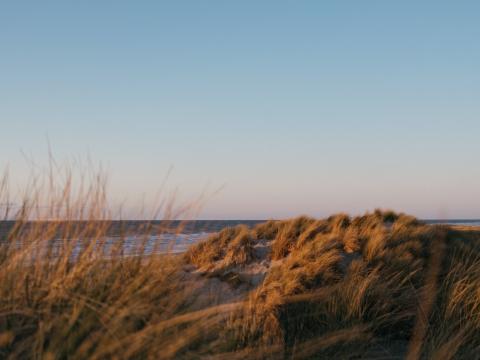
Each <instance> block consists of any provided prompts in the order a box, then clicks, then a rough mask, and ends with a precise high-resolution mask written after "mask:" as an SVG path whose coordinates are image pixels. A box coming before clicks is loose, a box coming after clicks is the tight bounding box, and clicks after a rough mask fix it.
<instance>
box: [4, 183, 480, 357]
mask: <svg viewBox="0 0 480 360" xmlns="http://www.w3.org/2000/svg"><path fill="white" fill-rule="evenodd" d="M62 178H63V179H66V180H65V181H64V182H63V183H62V184H60V185H58V184H55V183H53V181H52V182H51V183H48V184H47V185H48V186H47V191H46V192H45V191H43V190H44V189H45V187H44V185H42V186H43V187H42V186H40V185H38V184H37V185H35V184H34V185H31V187H30V188H29V189H30V190H29V191H27V192H26V193H25V194H26V196H25V198H24V201H23V205H22V206H21V207H20V208H19V209H17V211H16V213H15V214H13V215H12V211H13V209H11V208H8V209H6V211H5V212H6V213H5V214H4V217H5V218H6V217H9V218H13V222H11V223H9V225H8V226H9V227H8V231H6V232H4V233H3V235H1V237H2V239H1V243H0V244H1V245H0V358H10V359H15V358H26V359H43V358H45V359H66V358H69V359H70V358H71V359H85V358H93V359H109V358H115V359H136V358H139V359H143V358H152V359H159V358H160V359H162V358H163V359H171V358H194V359H197V358H212V359H223V358H232V359H235V358H238V359H243V358H259V359H260V358H261V359H265V358H273V359H278V358H295V359H297V358H298V359H301V358H378V359H385V358H405V357H406V358H410V359H419V358H435V359H437V358H443V359H451V358H475V357H477V356H478V354H479V353H480V335H479V333H480V315H479V314H480V292H479V289H480V234H479V232H476V231H468V232H466V231H461V230H456V229H452V228H448V227H439V226H427V225H424V224H422V223H421V222H419V221H417V220H416V219H414V218H412V217H409V216H406V215H403V214H395V213H393V212H383V211H375V212H374V213H372V214H366V215H365V216H361V217H356V218H350V217H349V216H347V215H345V214H340V215H336V216H332V217H329V218H327V219H323V220H316V219H312V218H308V217H299V218H296V219H292V220H285V221H269V222H266V223H264V224H261V225H258V226H256V227H255V228H253V229H249V228H247V227H245V226H238V227H235V228H229V229H225V230H223V231H221V232H219V233H218V234H214V235H212V236H210V237H209V238H208V239H207V240H205V241H204V242H201V243H199V244H197V245H195V246H193V247H191V248H190V249H189V251H188V252H187V253H186V254H185V255H184V256H174V255H155V253H151V254H149V255H144V256H134V257H132V256H126V255H125V254H124V253H123V249H124V246H123V242H124V241H125V239H126V237H127V236H128V235H129V234H128V230H125V233H124V234H123V235H124V236H123V237H120V238H119V239H118V241H117V243H116V244H115V245H114V246H108V247H105V241H106V240H105V239H106V238H107V237H108V233H109V226H110V225H111V224H110V222H109V221H108V220H107V219H108V218H109V213H108V212H105V208H106V205H107V204H106V196H105V193H104V191H105V186H104V182H103V180H102V178H101V177H99V178H95V179H96V180H94V181H93V182H92V185H91V186H88V187H82V186H80V188H79V187H75V189H74V186H73V185H72V184H73V181H72V179H71V178H70V177H69V176H65V177H62ZM1 183H2V184H3V185H2V186H0V202H2V203H5V202H8V201H7V200H8V187H7V186H6V185H5V184H7V181H3V182H1ZM41 189H43V190H42V191H41ZM45 194H47V195H45ZM27 195H28V196H27ZM45 203H48V204H49V207H48V210H45V209H44V208H42V207H40V206H39V205H40V204H45ZM166 208H171V207H170V205H168V204H167V205H166ZM32 218H40V219H47V218H55V219H56V220H57V221H53V222H52V221H50V222H35V223H32V222H29V221H28V220H30V219H32ZM78 220H82V222H78ZM4 225H5V223H4ZM136 231H137V232H138V230H136ZM143 231H144V235H145V236H144V238H145V239H148V236H149V235H150V234H151V233H152V231H153V229H152V227H150V226H146V227H145V228H144V229H143ZM155 231H156V232H157V233H156V234H157V235H158V234H162V233H163V232H164V231H165V229H156V230H155ZM58 239H65V241H63V242H62V243H61V245H60V246H59V245H58V244H59V241H58ZM145 244H146V240H145V241H144V242H142V241H140V243H139V244H138V249H137V250H138V253H140V254H143V253H144V252H143V250H144V249H143V247H144V246H145ZM259 249H268V250H269V251H266V252H262V251H259ZM259 264H262V265H261V267H260V268H261V269H263V270H262V271H264V272H263V273H261V274H260V275H261V276H262V278H261V281H260V282H258V283H255V284H252V283H250V284H248V286H244V287H236V288H234V287H232V288H231V287H230V285H228V284H224V281H223V278H222V274H224V273H227V272H228V273H232V272H233V273H235V272H237V273H238V274H241V273H242V271H244V272H248V271H253V270H255V271H257V270H258V269H259V268H258V267H257V266H259ZM192 265H193V266H192ZM196 269H200V270H201V271H200V272H197V271H196ZM205 275H207V276H205ZM239 278H240V279H241V277H239ZM222 284H223V285H222ZM206 287H210V288H213V289H214V292H215V291H217V293H218V292H222V291H226V292H229V291H231V295H232V296H223V297H222V296H218V295H219V294H215V295H217V296H212V297H208V294H207V295H205V288H206ZM230 288H231V289H230ZM215 289H217V290H215ZM228 289H230V290H228ZM223 295H225V294H223ZM227 295H228V294H227ZM233 295H234V296H233ZM205 296H207V297H205ZM200 299H202V301H200Z"/></svg>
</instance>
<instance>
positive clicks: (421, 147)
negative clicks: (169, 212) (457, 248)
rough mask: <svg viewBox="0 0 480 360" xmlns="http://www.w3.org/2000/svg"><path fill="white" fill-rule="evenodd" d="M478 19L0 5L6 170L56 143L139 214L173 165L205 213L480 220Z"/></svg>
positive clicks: (472, 11)
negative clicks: (98, 168)
mask: <svg viewBox="0 0 480 360" xmlns="http://www.w3.org/2000/svg"><path fill="white" fill-rule="evenodd" d="M479 14H480V2H478V1H438V0H437V1H428V0H425V1H408V0H404V1H385V0H382V1H380V0H378V1H371V0H364V1H357V0H352V1H346V0H339V1H278V0H277V1H268V0H265V1H248V0H243V1H225V0H222V1H208V0H206V1H194V0H192V1H181V0H180V1H169V2H166V1H121V0H120V1H98V0H97V1H76V2H74V1H64V0H62V1H48V0H46V1H41V2H40V1H22V0H19V1H4V0H0V169H2V168H6V167H7V166H8V167H9V169H10V173H11V177H12V179H13V182H14V184H22V183H23V182H24V181H25V179H27V178H28V174H29V170H28V168H29V166H31V164H30V165H29V162H28V161H27V159H35V162H36V163H37V164H43V163H44V162H45V161H46V159H47V155H48V144H50V147H51V149H52V151H53V153H54V155H55V156H56V158H57V159H66V161H68V159H71V158H78V157H90V158H92V159H93V160H94V161H95V162H98V163H101V164H102V166H104V168H105V169H106V171H107V172H108V174H109V193H110V199H111V203H112V204H119V203H122V204H124V205H125V206H126V209H127V212H128V211H129V212H130V214H131V215H129V216H131V217H134V216H135V215H134V213H135V211H137V210H136V209H137V208H136V205H135V204H137V202H138V199H140V198H142V199H146V200H145V201H146V202H147V203H148V202H149V201H150V202H153V201H154V200H153V198H154V196H153V194H156V193H157V191H158V190H159V189H160V187H161V184H162V182H163V180H164V179H165V177H166V176H167V174H169V169H172V170H171V172H170V175H169V176H168V186H169V187H168V189H178V191H179V194H180V195H179V198H180V199H189V198H192V199H194V198H195V197H196V196H198V195H199V194H201V193H205V192H207V193H209V194H210V193H211V195H212V196H210V197H209V198H208V201H206V203H205V206H204V207H203V210H202V212H201V213H200V214H199V215H198V217H199V218H204V219H266V218H283V217H290V216H295V215H299V214H307V215H311V216H326V215H329V214H331V213H334V212H340V211H342V212H348V213H351V214H358V213H363V212H365V211H368V210H372V209H374V208H378V207H379V208H393V209H396V210H398V211H404V212H408V213H410V214H413V215H416V216H418V217H421V218H480V201H479V200H480V186H479V180H480V166H478V160H479V155H480V141H479V139H480V41H478V39H479V38H480V21H478V20H479ZM216 190H219V191H216ZM165 191H167V190H165ZM168 191H173V190H168ZM155 201H156V200H155Z"/></svg>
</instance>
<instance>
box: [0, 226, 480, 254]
mask: <svg viewBox="0 0 480 360" xmlns="http://www.w3.org/2000/svg"><path fill="white" fill-rule="evenodd" d="M265 221H266V220H189V221H165V220H160V221H148V222H147V221H109V222H108V225H106V230H105V232H104V233H103V238H102V240H101V242H102V245H101V248H102V250H99V251H103V252H104V253H106V254H110V253H111V252H112V251H111V250H112V249H113V248H114V247H115V246H116V244H119V243H120V242H121V243H122V248H121V249H120V253H121V254H122V255H124V256H139V255H142V254H143V255H146V254H152V253H158V254H163V253H170V254H180V253H183V252H185V251H186V250H187V249H188V247H189V246H191V245H192V244H195V243H198V242H199V241H201V240H203V239H206V238H207V237H208V236H209V235H211V234H213V233H216V232H219V231H221V230H222V229H225V228H228V227H233V226H237V225H245V226H247V227H249V228H251V227H254V226H255V225H257V224H259V223H262V222H265ZM422 221H423V222H425V223H426V224H432V225H435V224H445V225H457V226H480V219H446V220H445V219H429V220H422ZM100 223H101V222H99V225H100ZM49 224H51V223H47V222H44V223H41V224H40V223H38V222H30V223H26V224H25V225H24V226H23V231H27V232H28V230H29V229H33V228H36V229H37V230H38V227H39V226H49ZM103 224H104V225H105V224H106V223H103ZM14 225H15V223H14V222H11V221H0V245H1V244H2V243H3V244H5V243H6V242H7V241H8V234H9V233H11V231H12V229H13V228H14ZM57 225H58V230H57V233H58V235H57V236H52V237H51V238H53V246H52V247H53V248H54V249H57V250H58V249H60V248H61V247H62V246H64V244H65V242H66V241H67V242H68V241H76V245H75V246H76V248H75V251H74V255H73V256H74V257H75V254H78V253H80V252H81V250H82V248H83V247H84V244H86V243H88V241H82V240H85V236H84V237H83V238H82V239H73V238H72V239H65V235H64V234H65V231H64V230H63V229H62V224H57ZM70 226H72V224H71V223H70ZM74 226H77V227H78V228H77V229H81V228H82V227H85V226H86V223H85V222H80V221H79V222H76V223H75V225H74ZM38 233H39V234H41V233H42V232H41V231H39V232H38ZM73 233H74V232H73ZM87 234H88V232H87ZM87 240H88V235H87ZM49 243H50V244H52V241H50V242H49Z"/></svg>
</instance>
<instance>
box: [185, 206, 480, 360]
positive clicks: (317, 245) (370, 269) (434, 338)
mask: <svg viewBox="0 0 480 360" xmlns="http://www.w3.org/2000/svg"><path fill="white" fill-rule="evenodd" d="M238 231H240V230H235V229H229V230H228V231H224V232H222V233H220V234H218V235H214V236H212V237H211V238H210V239H209V240H207V241H205V242H203V243H201V244H198V245H196V246H194V247H192V248H191V249H190V250H189V252H188V253H187V254H186V258H187V260H188V261H191V262H192V263H194V264H195V265H197V266H199V267H204V268H209V267H214V266H215V265H214V264H215V263H218V262H220V263H221V262H222V261H223V259H222V258H221V257H217V258H212V259H211V261H212V262H211V263H210V265H208V264H206V263H205V258H201V255H200V254H201V253H203V252H207V253H208V251H209V250H208V249H209V247H210V246H213V247H215V246H217V244H218V243H219V242H221V243H222V244H223V245H224V247H225V248H228V247H229V246H230V244H231V241H233V239H234V238H235V236H234V235H232V234H236V233H237V232H238ZM230 235H231V236H230ZM229 236H230V237H229ZM249 238H250V239H254V242H255V241H260V240H262V239H263V240H265V239H266V240H268V241H269V245H270V248H271V252H270V254H269V256H268V258H269V260H270V262H271V264H270V267H269V269H268V272H267V273H266V274H265V277H264V280H263V281H262V283H261V284H260V285H259V286H257V287H254V288H253V289H251V290H250V292H249V293H248V299H247V300H246V301H245V303H244V305H243V307H242V310H241V311H239V312H237V313H236V314H235V315H234V316H233V321H232V323H231V324H232V333H234V334H236V336H239V334H240V338H241V342H240V343H239V344H241V345H239V347H240V348H242V347H252V346H253V347H258V348H262V349H270V350H271V349H277V350H276V351H277V352H276V353H275V354H272V357H275V356H278V355H279V354H280V353H281V354H282V356H287V357H293V358H297V357H310V356H312V357H322V356H324V357H329V356H340V357H347V358H351V357H353V358H355V357H356V356H358V357H360V358H375V357H378V358H385V357H386V358H403V357H408V358H412V359H416V358H438V357H439V356H440V355H442V357H443V358H472V357H473V358H474V357H475V356H477V355H476V354H478V351H479V350H480V322H479V314H480V295H479V293H478V289H479V288H480V276H479V275H480V270H479V269H480V236H479V234H478V233H476V232H468V233H465V232H462V231H456V230H454V229H451V228H449V227H445V226H430V225H425V224H423V223H421V222H420V221H418V220H416V219H415V218H413V217H411V216H407V215H403V214H396V213H394V212H391V211H387V212H382V211H379V210H377V211H375V212H374V213H372V214H366V215H364V216H359V217H355V218H350V217H348V216H347V215H345V214H340V215H336V216H331V217H329V218H328V219H324V220H316V219H312V218H308V217H299V218H296V219H292V220H287V221H270V222H267V223H265V224H260V225H258V226H256V227H255V228H253V229H251V230H250V235H249ZM243 250H244V249H243V248H239V249H238V250H237V251H239V252H241V251H243ZM245 259H248V258H245ZM256 261H259V259H255V258H250V260H246V261H245V262H244V264H243V265H244V266H246V267H248V266H249V265H250V264H252V263H254V262H256ZM332 334H337V335H338V336H333V337H332ZM340 334H343V335H345V334H348V336H343V335H342V336H340ZM327 338H328V339H332V338H334V339H337V340H338V341H333V340H329V341H322V339H327ZM307 344H308V346H307Z"/></svg>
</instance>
